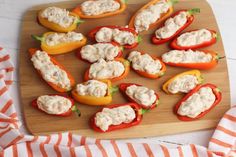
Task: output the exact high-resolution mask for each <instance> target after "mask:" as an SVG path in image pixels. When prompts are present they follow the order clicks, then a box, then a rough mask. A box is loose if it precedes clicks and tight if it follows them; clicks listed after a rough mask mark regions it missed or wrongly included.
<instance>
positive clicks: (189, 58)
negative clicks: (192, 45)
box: [162, 50, 213, 63]
mask: <svg viewBox="0 0 236 157" xmlns="http://www.w3.org/2000/svg"><path fill="white" fill-rule="evenodd" d="M212 59H213V57H212V55H211V54H208V53H204V52H202V51H198V50H196V51H193V50H187V51H185V50H171V51H169V52H167V53H165V54H163V55H162V60H163V61H164V62H165V63H169V62H170V63H208V62H211V61H212Z"/></svg>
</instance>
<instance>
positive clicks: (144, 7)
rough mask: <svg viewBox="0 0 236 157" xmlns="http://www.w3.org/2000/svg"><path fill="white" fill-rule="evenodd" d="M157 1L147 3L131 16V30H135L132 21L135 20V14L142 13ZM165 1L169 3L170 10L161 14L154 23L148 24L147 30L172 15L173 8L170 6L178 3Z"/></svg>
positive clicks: (169, 0) (157, 0) (175, 0)
mask: <svg viewBox="0 0 236 157" xmlns="http://www.w3.org/2000/svg"><path fill="white" fill-rule="evenodd" d="M159 1H160V0H151V1H150V2H148V3H147V4H146V5H144V6H143V7H142V8H140V9H139V10H138V11H137V12H136V13H135V14H134V15H133V16H132V18H131V20H130V22H129V28H132V29H134V30H135V26H134V21H135V18H136V16H137V14H138V13H139V12H140V11H142V10H144V9H146V8H148V7H149V6H151V5H153V4H156V3H158V2H159ZM166 1H168V2H169V3H170V5H171V6H170V8H169V10H168V12H166V13H164V14H162V15H161V17H160V18H159V19H158V20H156V22H154V23H152V24H150V25H149V29H151V28H154V27H156V26H157V25H158V24H159V23H161V22H162V21H163V20H165V19H166V18H168V17H169V16H170V15H171V14H172V12H173V7H172V5H173V4H175V3H177V2H178V1H177V0H166Z"/></svg>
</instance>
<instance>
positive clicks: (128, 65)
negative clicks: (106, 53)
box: [84, 58, 130, 82]
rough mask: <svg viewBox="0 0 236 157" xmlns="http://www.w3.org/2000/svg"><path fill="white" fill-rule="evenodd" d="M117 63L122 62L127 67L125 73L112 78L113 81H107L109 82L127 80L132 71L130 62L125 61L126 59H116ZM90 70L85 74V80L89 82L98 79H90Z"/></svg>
mask: <svg viewBox="0 0 236 157" xmlns="http://www.w3.org/2000/svg"><path fill="white" fill-rule="evenodd" d="M115 61H118V62H121V63H122V64H123V65H124V67H125V71H124V72H123V74H122V75H121V76H118V77H114V78H111V79H107V80H110V81H111V82H115V81H119V80H122V79H123V78H125V77H126V76H127V75H128V74H129V71H130V63H129V61H127V60H125V59H124V58H116V59H115ZM89 69H90V68H89ZM89 69H88V70H86V72H85V74H84V80H85V81H88V80H90V79H96V78H90V77H89Z"/></svg>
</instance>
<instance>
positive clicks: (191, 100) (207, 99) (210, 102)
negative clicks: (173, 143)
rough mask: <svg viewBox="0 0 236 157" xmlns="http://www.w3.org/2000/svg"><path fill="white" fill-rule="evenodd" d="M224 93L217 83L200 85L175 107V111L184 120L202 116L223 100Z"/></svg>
mask: <svg viewBox="0 0 236 157" xmlns="http://www.w3.org/2000/svg"><path fill="white" fill-rule="evenodd" d="M221 97H222V94H221V92H220V90H219V88H217V87H216V86H215V85H213V84H204V85H198V86H197V87H195V88H194V89H193V90H192V91H191V92H189V93H188V94H187V95H186V96H184V98H183V99H182V100H180V101H179V102H178V103H177V104H176V105H175V107H174V112H175V114H176V115H177V117H178V118H179V119H180V120H182V121H192V120H196V119H199V118H202V117H203V116H204V115H206V114H207V113H208V112H210V110H212V109H213V108H214V107H215V106H216V105H217V104H219V102H220V101H221Z"/></svg>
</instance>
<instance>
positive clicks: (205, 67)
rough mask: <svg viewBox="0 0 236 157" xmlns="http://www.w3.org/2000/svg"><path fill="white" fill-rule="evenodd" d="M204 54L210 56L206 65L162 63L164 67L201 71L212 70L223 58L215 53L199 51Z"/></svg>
mask: <svg viewBox="0 0 236 157" xmlns="http://www.w3.org/2000/svg"><path fill="white" fill-rule="evenodd" d="M201 52H204V53H206V54H210V55H211V56H212V60H211V62H208V63H171V62H164V63H165V64H166V65H169V66H174V67H183V68H192V69H201V70H208V69H212V68H214V67H215V66H216V65H217V64H218V61H219V60H220V59H222V58H224V57H220V56H219V55H218V54H217V53H216V52H214V51H210V50H201Z"/></svg>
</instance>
